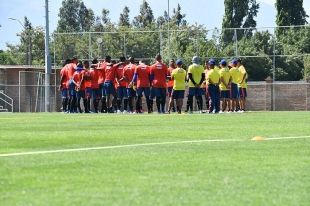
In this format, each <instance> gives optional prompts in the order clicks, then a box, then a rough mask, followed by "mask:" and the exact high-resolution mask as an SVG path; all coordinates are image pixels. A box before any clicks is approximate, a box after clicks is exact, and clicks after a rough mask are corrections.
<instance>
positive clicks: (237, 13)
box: [221, 0, 249, 46]
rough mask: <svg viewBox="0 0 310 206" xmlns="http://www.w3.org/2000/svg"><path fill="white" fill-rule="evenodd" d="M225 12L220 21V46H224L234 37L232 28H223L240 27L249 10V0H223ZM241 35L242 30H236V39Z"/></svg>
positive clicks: (240, 37)
mask: <svg viewBox="0 0 310 206" xmlns="http://www.w3.org/2000/svg"><path fill="white" fill-rule="evenodd" d="M224 4H225V14H224V18H223V22H222V28H223V29H224V30H223V31H222V38H221V44H222V46H226V45H228V44H229V43H231V42H232V40H233V39H234V36H235V35H234V30H225V28H240V27H241V26H242V23H243V19H244V17H246V15H247V13H248V10H249V0H238V1H235V0H225V1H224ZM242 37H243V31H242V30H238V31H237V39H238V40H240V39H242Z"/></svg>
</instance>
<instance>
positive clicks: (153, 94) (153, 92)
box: [150, 87, 156, 99]
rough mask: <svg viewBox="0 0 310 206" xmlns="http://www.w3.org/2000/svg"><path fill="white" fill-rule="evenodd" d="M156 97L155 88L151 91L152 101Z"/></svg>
mask: <svg viewBox="0 0 310 206" xmlns="http://www.w3.org/2000/svg"><path fill="white" fill-rule="evenodd" d="M155 96H156V94H155V88H154V87H153V88H152V89H151V94H150V99H154V98H155Z"/></svg>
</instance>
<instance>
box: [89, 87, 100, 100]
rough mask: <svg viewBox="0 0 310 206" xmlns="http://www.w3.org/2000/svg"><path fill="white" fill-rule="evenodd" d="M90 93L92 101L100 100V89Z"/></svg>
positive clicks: (92, 90)
mask: <svg viewBox="0 0 310 206" xmlns="http://www.w3.org/2000/svg"><path fill="white" fill-rule="evenodd" d="M91 93H92V95H93V98H94V99H100V98H101V95H100V89H99V88H97V89H91Z"/></svg>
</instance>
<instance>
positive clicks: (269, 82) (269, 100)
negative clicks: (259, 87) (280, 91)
mask: <svg viewBox="0 0 310 206" xmlns="http://www.w3.org/2000/svg"><path fill="white" fill-rule="evenodd" d="M265 81H266V111H273V110H274V108H273V92H274V91H273V89H274V84H273V79H272V78H271V77H270V76H269V77H267V78H266V79H265Z"/></svg>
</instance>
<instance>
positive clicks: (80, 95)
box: [76, 90, 85, 99]
mask: <svg viewBox="0 0 310 206" xmlns="http://www.w3.org/2000/svg"><path fill="white" fill-rule="evenodd" d="M76 98H77V99H79V98H83V99H85V90H80V91H77V92H76Z"/></svg>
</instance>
